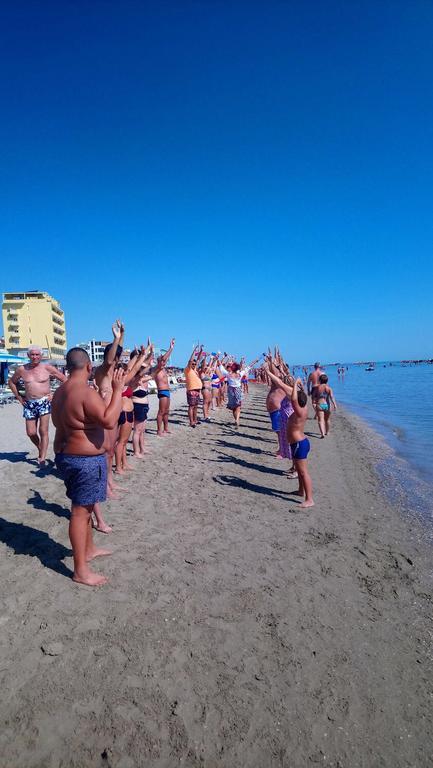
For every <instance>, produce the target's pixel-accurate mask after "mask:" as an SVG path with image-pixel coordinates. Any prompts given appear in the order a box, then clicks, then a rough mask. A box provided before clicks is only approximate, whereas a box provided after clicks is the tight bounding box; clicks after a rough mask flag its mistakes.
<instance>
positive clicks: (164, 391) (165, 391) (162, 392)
mask: <svg viewBox="0 0 433 768" xmlns="http://www.w3.org/2000/svg"><path fill="white" fill-rule="evenodd" d="M158 397H170V390H169V389H158Z"/></svg>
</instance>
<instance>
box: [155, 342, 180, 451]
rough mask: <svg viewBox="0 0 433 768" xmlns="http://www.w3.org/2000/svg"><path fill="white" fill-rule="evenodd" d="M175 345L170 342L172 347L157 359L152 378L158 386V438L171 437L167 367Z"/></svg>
mask: <svg viewBox="0 0 433 768" xmlns="http://www.w3.org/2000/svg"><path fill="white" fill-rule="evenodd" d="M174 345H175V339H172V340H171V341H170V346H169V348H168V349H167V352H165V353H164V354H163V355H159V357H157V359H156V366H155V367H154V368H152V370H151V374H152V378H153V379H155V382H156V386H157V388H158V400H159V407H158V414H157V417H156V426H157V435H158V437H164V435H169V434H170V430H169V428H168V415H169V413H170V384H169V381H168V373H167V369H166V367H165V366H166V365H167V363H168V360H169V358H170V355H171V353H172V352H173V349H174Z"/></svg>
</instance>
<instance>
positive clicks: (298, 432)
mask: <svg viewBox="0 0 433 768" xmlns="http://www.w3.org/2000/svg"><path fill="white" fill-rule="evenodd" d="M307 403H308V398H307V395H306V393H305V392H304V390H303V388H302V384H301V379H296V381H295V383H294V385H293V392H292V406H293V413H292V415H291V416H290V418H289V421H288V424H287V439H288V441H289V443H290V448H291V451H292V456H293V461H294V464H295V467H296V471H297V473H298V481H299V488H298V491H297V494H298V495H299V496H302V497H304V501H303V502H302V504H301V507H302V508H303V509H305V508H306V507H314V500H313V485H312V482H311V477H310V474H309V472H308V462H307V458H308V454H309V452H310V441H309V439H308V437H305V433H304V428H305V422H306V421H307V417H308V406H307Z"/></svg>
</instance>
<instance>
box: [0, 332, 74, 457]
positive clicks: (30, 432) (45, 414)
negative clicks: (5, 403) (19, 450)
mask: <svg viewBox="0 0 433 768" xmlns="http://www.w3.org/2000/svg"><path fill="white" fill-rule="evenodd" d="M27 356H28V358H29V360H30V362H29V363H27V364H26V365H20V366H19V368H17V369H16V371H15V373H14V375H13V376H12V378H11V379H10V381H9V386H10V388H11V390H12V392H13V393H14V395H15V397H16V399H17V400H18V402H19V403H21V405H22V406H23V416H24V418H25V420H26V432H27V436H28V437H29V438H30V440H31V441H32V443H33V444H34V445H35V446H36V448H37V449H38V452H39V456H38V463H39V466H40V467H43V466H45V460H46V458H47V450H48V427H49V423H50V413H51V392H50V379H57V380H58V381H62V382H63V381H66V376H64V375H63V373H60V371H58V370H57V368H55V367H54V366H53V365H47V364H45V363H42V362H41V361H42V350H41V348H40V347H36V346H31V347H29V349H28V353H27ZM20 379H22V381H23V382H24V393H25V395H24V397H22V396H21V395H20V393H19V392H18V389H17V384H18V382H19V380H20Z"/></svg>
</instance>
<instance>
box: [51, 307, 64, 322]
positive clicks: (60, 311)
mask: <svg viewBox="0 0 433 768" xmlns="http://www.w3.org/2000/svg"><path fill="white" fill-rule="evenodd" d="M51 311H52V312H54V314H55V315H58V316H59V317H61V318H62V320H63V310H62V309H59V308H58V307H55V306H54V304H51Z"/></svg>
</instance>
